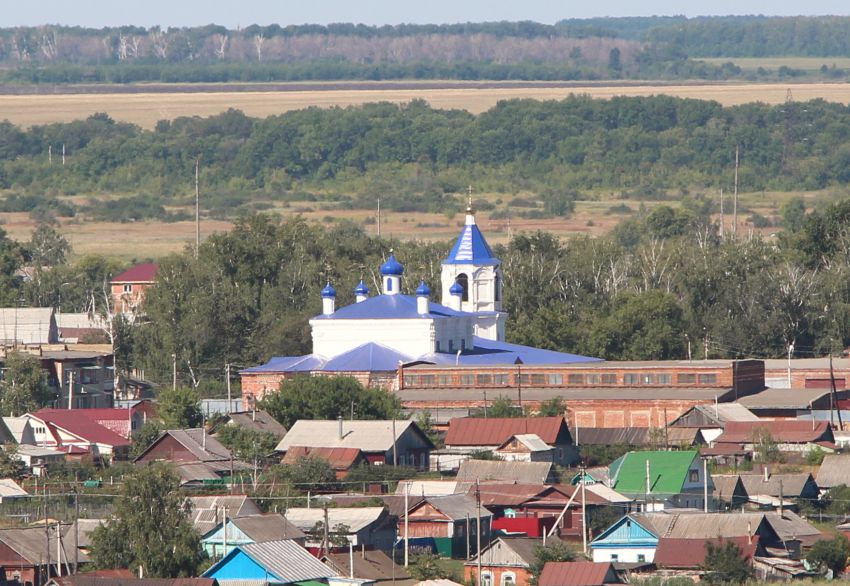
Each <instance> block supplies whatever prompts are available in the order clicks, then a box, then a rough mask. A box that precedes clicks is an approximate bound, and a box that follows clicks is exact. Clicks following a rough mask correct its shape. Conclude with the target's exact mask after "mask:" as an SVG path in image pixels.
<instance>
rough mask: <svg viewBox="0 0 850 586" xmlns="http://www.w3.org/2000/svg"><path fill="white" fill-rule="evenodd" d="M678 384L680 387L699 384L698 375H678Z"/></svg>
mask: <svg viewBox="0 0 850 586" xmlns="http://www.w3.org/2000/svg"><path fill="white" fill-rule="evenodd" d="M676 382H678V383H679V384H680V385H692V384H694V383H696V382H697V375H695V374H687V373H680V374H677V375H676Z"/></svg>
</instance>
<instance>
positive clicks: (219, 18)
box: [0, 0, 850, 28]
mask: <svg viewBox="0 0 850 586" xmlns="http://www.w3.org/2000/svg"><path fill="white" fill-rule="evenodd" d="M654 14H658V15H673V14H684V15H686V16H700V15H727V14H765V15H799V14H805V15H816V14H843V15H847V14H850V2H847V1H846V0H840V1H839V0H807V1H806V2H801V1H799V0H770V1H765V0H737V1H736V0H713V1H711V2H707V1H687V2H682V0H640V1H638V0H596V1H595V2H586V1H585V2H578V1H576V0H562V1H560V2H559V1H558V0H427V1H424V2H423V1H421V0H417V1H410V0H312V1H311V0H307V1H304V0H299V1H292V0H25V1H23V2H15V1H13V0H0V27H9V26H33V25H39V24H62V25H78V26H90V27H104V26H118V25H125V24H132V25H137V26H146V27H148V26H154V25H160V26H163V27H166V26H196V25H204V24H210V23H215V24H221V25H224V26H227V27H228V28H237V27H240V26H243V27H244V26H247V25H250V24H261V25H266V24H272V23H277V24H281V25H287V24H304V23H316V24H328V23H331V22H358V23H365V24H370V25H381V24H398V23H403V22H404V23H438V24H439V23H450V22H483V21H497V20H512V21H515V20H533V21H537V22H542V23H549V24H551V23H554V22H556V21H558V20H561V19H563V18H588V17H594V16H649V15H654Z"/></svg>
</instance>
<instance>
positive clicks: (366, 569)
mask: <svg viewBox="0 0 850 586" xmlns="http://www.w3.org/2000/svg"><path fill="white" fill-rule="evenodd" d="M322 561H324V562H325V563H326V564H327V565H328V566H330V567H331V568H332V569H333V570H335V571H336V572H337V573H338V574H339V575H340V576H345V577H348V576H350V575H351V565H350V564H349V562H350V558H349V553H348V552H345V553H330V554H328V555H326V556H325V558H324V559H323V560H322ZM399 562H400V560H398V559H396V563H395V569H393V561H392V560H391V559H390V556H388V555H387V554H385V553H384V552H382V551H378V550H370V551H364V550H361V551H355V552H354V577H355V578H359V579H361V580H374V581H376V582H380V581H384V580H408V579H410V575H408V574H407V572H405V571H404V564H403V563H399Z"/></svg>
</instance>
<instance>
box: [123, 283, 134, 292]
mask: <svg viewBox="0 0 850 586" xmlns="http://www.w3.org/2000/svg"><path fill="white" fill-rule="evenodd" d="M132 292H133V286H132V285H131V284H130V283H125V285H124V293H132Z"/></svg>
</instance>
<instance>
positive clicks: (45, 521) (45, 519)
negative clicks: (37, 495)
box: [42, 482, 50, 579]
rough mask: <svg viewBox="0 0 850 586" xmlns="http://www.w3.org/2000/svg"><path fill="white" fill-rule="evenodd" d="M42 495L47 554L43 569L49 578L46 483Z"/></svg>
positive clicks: (48, 526)
mask: <svg viewBox="0 0 850 586" xmlns="http://www.w3.org/2000/svg"><path fill="white" fill-rule="evenodd" d="M42 495H43V496H44V498H43V499H42V501H43V502H44V539H45V540H46V542H47V547H46V553H47V565H46V566H45V568H46V569H47V577H48V579H49V578H50V525H48V523H47V482H45V483H44V487H43V492H42Z"/></svg>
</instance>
